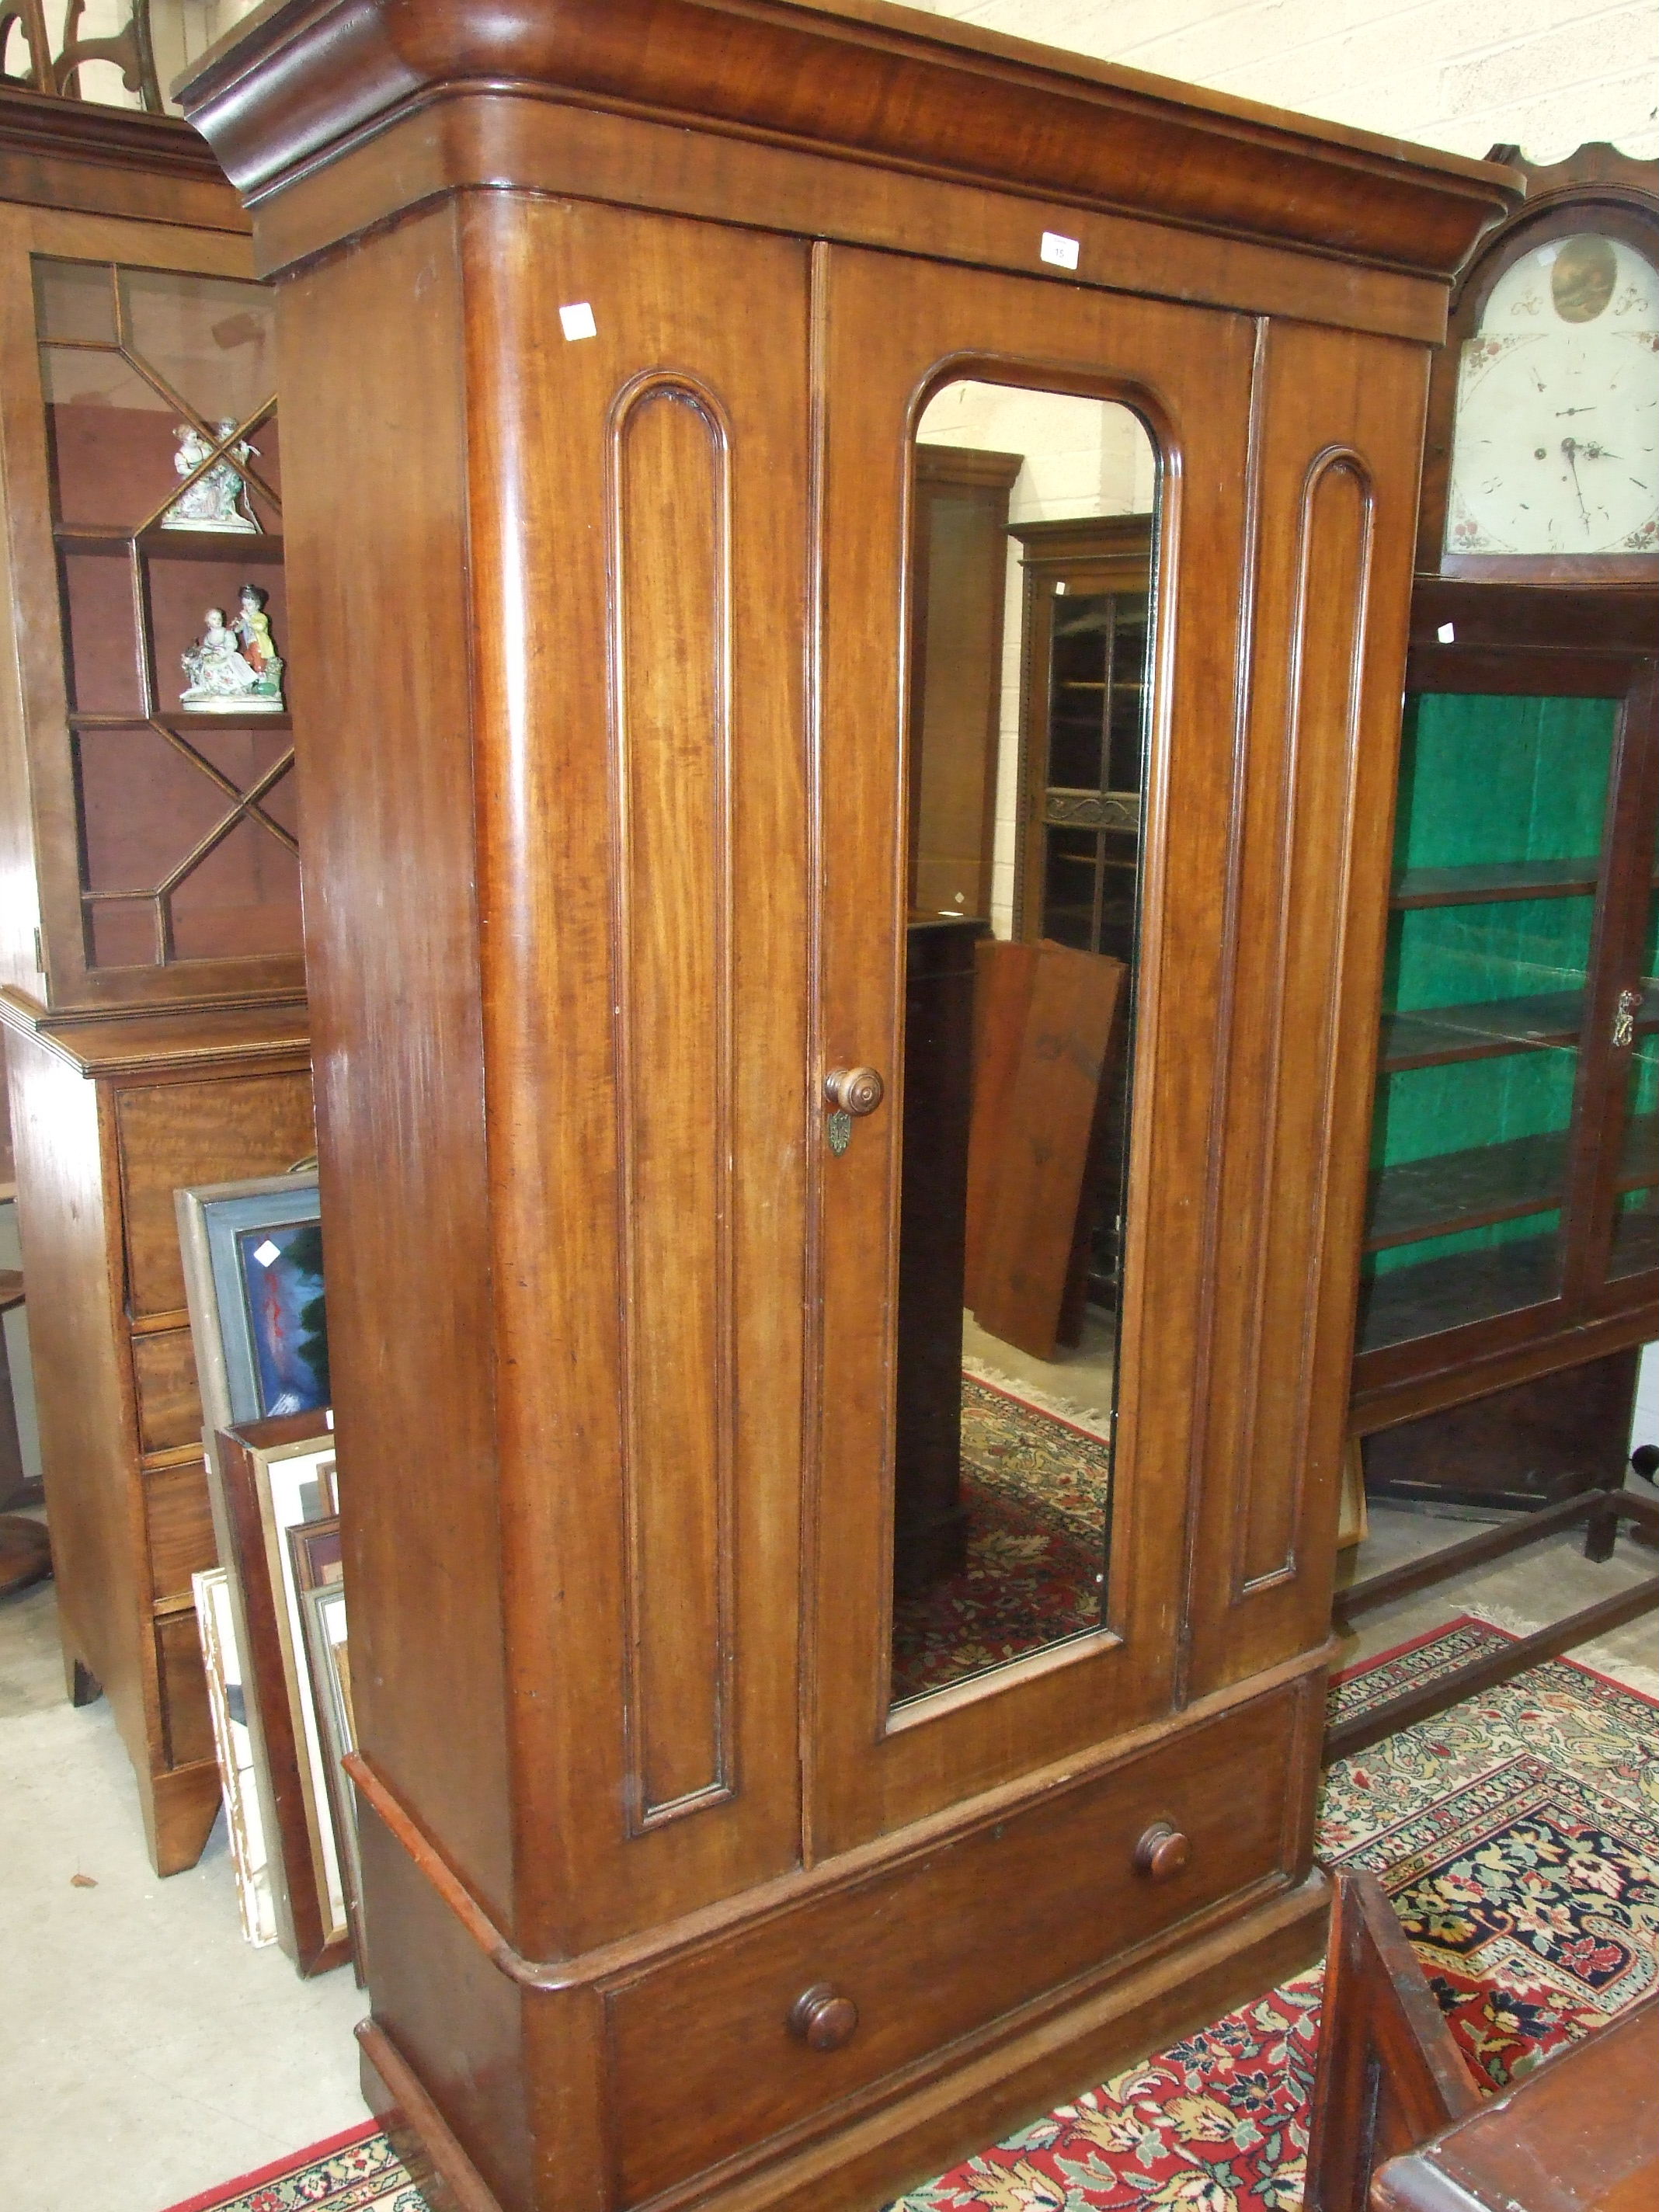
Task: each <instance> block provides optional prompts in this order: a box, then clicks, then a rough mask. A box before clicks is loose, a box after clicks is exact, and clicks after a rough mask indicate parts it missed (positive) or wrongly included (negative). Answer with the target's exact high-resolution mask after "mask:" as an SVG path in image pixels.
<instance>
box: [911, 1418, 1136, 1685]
mask: <svg viewBox="0 0 1659 2212" xmlns="http://www.w3.org/2000/svg"><path fill="white" fill-rule="evenodd" d="M962 1469H963V1476H962V1503H963V1506H964V1507H965V1508H966V1510H967V1514H968V1565H967V1571H966V1572H965V1573H963V1574H959V1575H953V1576H951V1577H948V1578H947V1579H946V1580H945V1581H942V1582H939V1583H935V1584H934V1585H933V1587H932V1588H931V1589H927V1590H924V1591H922V1592H921V1593H920V1594H919V1595H915V1596H910V1597H902V1598H900V1599H899V1600H898V1601H896V1604H895V1606H894V1607H893V1695H894V1698H895V1699H904V1698H915V1697H920V1696H921V1695H922V1694H923V1693H924V1692H927V1691H929V1690H940V1689H943V1688H944V1687H945V1685H946V1684H947V1683H949V1682H955V1681H958V1680H962V1679H963V1677H964V1676H966V1675H969V1674H984V1673H985V1672H986V1671H987V1669H988V1668H993V1667H1001V1666H1006V1664H1007V1663H1008V1662H1009V1661H1010V1660H1012V1659H1018V1657H1020V1656H1021V1655H1022V1654H1023V1653H1024V1652H1027V1651H1036V1650H1041V1649H1042V1646H1043V1645H1045V1644H1058V1643H1060V1642H1061V1641H1062V1640H1063V1639H1064V1638H1066V1637H1068V1636H1078V1635H1081V1634H1083V1633H1085V1632H1087V1631H1088V1630H1090V1629H1092V1628H1098V1627H1099V1626H1100V1597H1101V1586H1102V1581H1103V1570H1104V1565H1105V1559H1104V1551H1105V1544H1104V1531H1105V1525H1106V1523H1105V1508H1106V1497H1107V1491H1108V1486H1109V1480H1110V1474H1111V1455H1110V1453H1109V1449H1108V1448H1107V1446H1106V1445H1105V1444H1104V1443H1102V1442H1101V1440H1100V1438H1099V1437H1095V1436H1091V1435H1090V1434H1089V1432H1088V1431H1086V1430H1084V1429H1079V1428H1077V1427H1074V1426H1073V1424H1072V1423H1070V1422H1069V1421H1063V1420H1060V1419H1057V1418H1056V1417H1055V1416H1054V1414H1052V1413H1044V1412H1042V1410H1041V1409H1040V1408H1039V1407H1035V1406H1031V1405H1028V1404H1027V1403H1026V1402H1025V1401H1024V1400H1023V1399H1019V1398H1016V1397H1014V1396H1012V1395H1011V1394H1010V1393H1008V1392H1007V1391H1006V1390H1000V1389H995V1388H994V1386H993V1385H992V1384H990V1383H982V1382H980V1381H977V1380H976V1379H975V1378H974V1377H972V1376H963V1382H962Z"/></svg>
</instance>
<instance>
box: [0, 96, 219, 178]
mask: <svg viewBox="0 0 1659 2212" xmlns="http://www.w3.org/2000/svg"><path fill="white" fill-rule="evenodd" d="M0 152H3V153H8V154H26V155H35V156H36V157H39V158H52V159H57V160H64V161H99V162H102V163H105V164H106V165H107V166H108V167H112V168H118V169H142V170H143V171H144V173H146V174H147V175H149V176H157V175H161V176H167V175H173V176H177V177H181V178H187V179H190V180H191V182H192V183H195V182H200V181H202V180H204V179H205V180H206V181H209V182H210V183H213V184H216V185H222V184H223V182H224V180H225V179H224V173H223V172H222V170H221V168H220V167H219V164H218V162H217V161H216V160H215V159H214V157H213V154H212V150H211V149H210V147H209V146H208V145H207V144H206V143H204V140H203V139H202V137H200V135H199V134H198V133H197V131H194V130H192V128H191V125H189V124H188V123H184V122H181V121H180V120H179V118H178V117H177V116H176V115H148V114H145V113H144V112H143V111H142V110H140V109H137V108H131V107H105V106H100V104H99V103H98V102H96V101H94V100H58V99H54V98H53V97H52V96H51V95H50V94H46V93H44V92H32V91H30V90H29V89H28V88H27V87H26V86H22V85H11V84H9V85H0Z"/></svg>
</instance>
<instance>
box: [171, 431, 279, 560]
mask: <svg viewBox="0 0 1659 2212" xmlns="http://www.w3.org/2000/svg"><path fill="white" fill-rule="evenodd" d="M235 428H236V424H235V422H234V420H232V419H231V418H230V417H228V416H227V417H226V419H225V420H224V421H223V422H221V423H220V424H219V426H218V437H217V439H213V440H210V439H209V438H208V437H207V436H206V435H205V434H204V432H202V431H201V430H198V429H197V427H196V425H195V423H193V422H185V423H181V424H180V425H179V450H178V452H177V453H175V454H174V455H173V469H174V471H175V472H176V473H177V474H178V475H179V476H181V477H187V476H189V475H190V474H191V471H192V470H195V469H198V468H201V467H202V464H203V462H204V460H206V459H207V458H208V456H209V454H210V453H212V451H213V448H214V446H215V445H216V444H219V443H222V441H224V440H225V439H227V438H228V437H229V436H230V435H231V433H232V432H233V431H234V429H235ZM257 451H258V448H257V447H253V446H250V445H249V444H248V442H247V441H246V439H245V438H244V439H242V440H240V441H238V442H237V443H236V444H235V445H233V446H227V447H225V450H224V452H223V453H221V455H220V457H219V459H217V460H216V461H215V462H214V464H213V465H212V467H211V468H210V469H203V470H202V473H201V475H200V476H199V477H197V478H196V481H195V482H194V483H191V484H189V485H187V486H186V487H185V489H184V490H183V491H181V492H180V493H179V496H178V498H177V499H175V500H174V501H173V504H172V506H171V507H168V509H167V513H165V514H164V515H163V516H162V517H161V527H162V529H163V530H227V531H236V532H240V533H241V534H242V535H243V536H245V537H246V536H248V535H250V534H252V533H255V532H258V527H259V526H258V523H257V522H256V521H255V520H253V517H252V514H250V513H247V512H246V499H247V488H246V485H245V484H244V483H243V482H242V478H241V476H240V472H239V471H237V470H236V469H235V468H234V467H233V466H232V463H233V461H246V460H248V459H251V458H252V456H253V455H254V454H255V453H257Z"/></svg>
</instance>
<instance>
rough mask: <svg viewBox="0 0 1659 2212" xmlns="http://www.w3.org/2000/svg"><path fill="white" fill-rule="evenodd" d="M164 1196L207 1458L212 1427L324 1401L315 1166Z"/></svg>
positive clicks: (313, 1407)
mask: <svg viewBox="0 0 1659 2212" xmlns="http://www.w3.org/2000/svg"><path fill="white" fill-rule="evenodd" d="M173 1203H174V1206H176V1208H177V1211H178V1218H179V1245H180V1248H181V1249H182V1252H183V1255H184V1263H185V1304H186V1305H187V1306H188V1308H189V1311H190V1334H191V1342H192V1344H193V1345H194V1347H195V1352H196V1372H197V1379H198V1381H199V1382H200V1384H201V1391H202V1422H203V1432H204V1440H205V1441H206V1443H207V1446H208V1460H209V1464H210V1466H211V1464H212V1460H213V1444H212V1439H213V1438H214V1437H215V1436H216V1435H217V1433H218V1432H219V1431H220V1430H221V1429H228V1428H230V1427H233V1426H234V1425H235V1424H237V1423H239V1422H242V1421H259V1420H272V1419H281V1418H283V1417H284V1416H287V1415H292V1414H301V1413H316V1412H318V1411H319V1409H320V1408H321V1407H325V1406H326V1405H327V1404H328V1402H329V1376H328V1321H327V1310H326V1305H325V1295H324V1288H323V1231H322V1222H321V1218H320V1208H319V1203H318V1196H317V1176H316V1171H315V1170H314V1169H313V1170H302V1171H301V1172H298V1173H295V1174H293V1175H285V1176H257V1177H254V1178H252V1180H250V1181H248V1182H227V1183H213V1184H208V1185H204V1186H200V1187H198V1188H194V1189H189V1190H180V1191H178V1192H176V1193H175V1194H174V1198H173Z"/></svg>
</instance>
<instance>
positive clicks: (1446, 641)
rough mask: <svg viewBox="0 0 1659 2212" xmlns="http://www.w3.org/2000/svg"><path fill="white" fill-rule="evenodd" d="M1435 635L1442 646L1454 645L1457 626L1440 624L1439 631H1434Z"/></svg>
mask: <svg viewBox="0 0 1659 2212" xmlns="http://www.w3.org/2000/svg"><path fill="white" fill-rule="evenodd" d="M1435 635H1436V636H1437V638H1438V639H1439V641H1440V642H1441V644H1442V645H1455V644H1456V642H1457V626H1456V624H1455V623H1441V625H1440V627H1439V629H1437V630H1436V632H1435Z"/></svg>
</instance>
